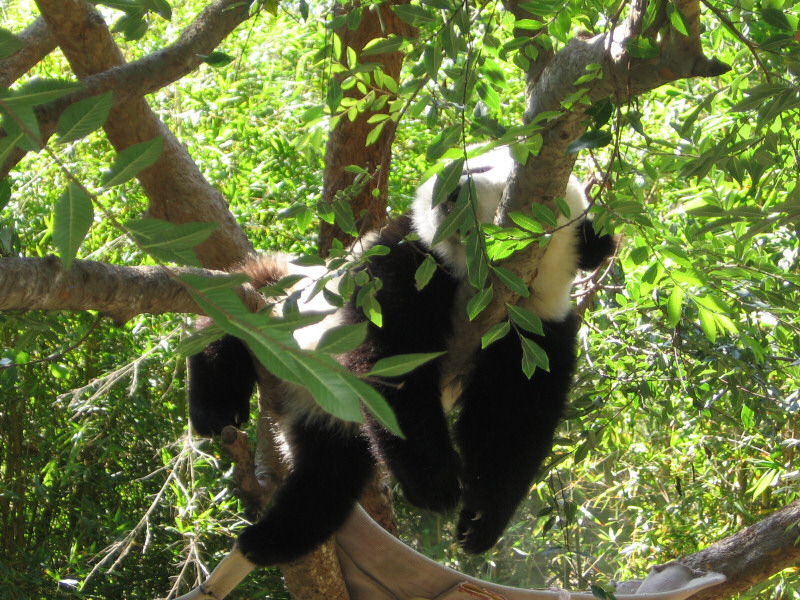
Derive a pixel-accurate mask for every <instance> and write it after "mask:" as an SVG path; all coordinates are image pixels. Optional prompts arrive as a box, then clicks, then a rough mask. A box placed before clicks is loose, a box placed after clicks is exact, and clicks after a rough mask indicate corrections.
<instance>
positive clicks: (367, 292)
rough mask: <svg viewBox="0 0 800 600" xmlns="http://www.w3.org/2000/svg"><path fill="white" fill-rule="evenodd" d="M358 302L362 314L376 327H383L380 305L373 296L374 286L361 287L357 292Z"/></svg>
mask: <svg viewBox="0 0 800 600" xmlns="http://www.w3.org/2000/svg"><path fill="white" fill-rule="evenodd" d="M358 302H359V305H360V306H361V309H362V310H363V311H364V314H365V315H366V316H367V319H369V320H370V321H371V322H372V323H373V324H374V325H375V326H376V327H383V313H382V312H381V305H380V303H379V302H378V300H377V299H376V298H375V288H374V286H369V287H365V288H362V289H361V291H360V292H359V293H358Z"/></svg>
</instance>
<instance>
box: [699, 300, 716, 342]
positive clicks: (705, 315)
mask: <svg viewBox="0 0 800 600" xmlns="http://www.w3.org/2000/svg"><path fill="white" fill-rule="evenodd" d="M697 312H698V315H699V317H700V329H702V330H703V333H704V334H705V336H706V339H708V341H709V342H711V343H712V344H713V343H714V342H715V341H716V340H717V325H716V323H715V321H714V313H712V312H711V311H709V310H707V309H705V308H703V307H702V306H699V305H698V306H697Z"/></svg>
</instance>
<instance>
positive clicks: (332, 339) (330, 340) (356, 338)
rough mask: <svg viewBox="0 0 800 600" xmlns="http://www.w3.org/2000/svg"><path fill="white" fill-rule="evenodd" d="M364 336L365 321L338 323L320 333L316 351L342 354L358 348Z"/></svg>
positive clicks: (365, 329)
mask: <svg viewBox="0 0 800 600" xmlns="http://www.w3.org/2000/svg"><path fill="white" fill-rule="evenodd" d="M366 337H367V322H366V321H363V322H361V323H356V324H355V325H340V326H338V327H334V328H332V329H328V330H327V331H326V332H325V333H323V334H322V337H321V338H320V340H319V342H318V343H317V347H316V350H317V351H318V352H327V353H328V354H344V353H345V352H350V351H351V350H354V349H356V348H358V346H359V345H360V344H361V342H363V341H364V338H366Z"/></svg>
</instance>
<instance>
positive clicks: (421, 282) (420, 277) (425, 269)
mask: <svg viewBox="0 0 800 600" xmlns="http://www.w3.org/2000/svg"><path fill="white" fill-rule="evenodd" d="M434 273H436V261H435V260H434V259H433V256H431V255H430V254H426V255H425V260H423V261H422V264H421V265H420V266H419V267H418V268H417V270H416V272H415V273H414V280H415V282H416V287H417V290H421V289H423V288H424V287H425V286H426V285H428V282H429V281H430V280H431V277H433V274H434Z"/></svg>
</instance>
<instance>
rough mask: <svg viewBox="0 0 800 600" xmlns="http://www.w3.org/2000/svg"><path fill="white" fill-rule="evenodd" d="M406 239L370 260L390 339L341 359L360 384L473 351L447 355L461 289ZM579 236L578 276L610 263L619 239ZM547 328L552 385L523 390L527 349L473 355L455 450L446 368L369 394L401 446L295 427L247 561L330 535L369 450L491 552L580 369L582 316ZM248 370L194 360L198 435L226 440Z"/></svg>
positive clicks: (587, 228)
mask: <svg viewBox="0 0 800 600" xmlns="http://www.w3.org/2000/svg"><path fill="white" fill-rule="evenodd" d="M410 232H411V223H410V220H409V219H408V218H407V217H401V218H399V219H396V220H395V221H394V222H393V223H391V224H390V225H389V226H387V227H386V228H384V229H383V230H382V231H381V232H380V234H379V238H378V240H377V242H376V243H377V244H381V245H385V246H387V247H388V248H389V252H388V254H385V255H383V256H374V257H372V258H370V260H369V262H368V264H367V266H366V267H365V268H366V269H367V270H368V272H369V273H370V274H371V275H372V276H373V277H378V278H380V279H381V281H382V283H383V286H382V288H381V289H380V291H379V292H378V300H379V302H380V304H381V311H382V314H383V326H382V327H380V328H379V327H376V326H374V325H373V324H371V323H370V325H369V327H368V334H367V339H366V341H365V342H364V343H363V344H362V345H361V346H360V347H359V348H358V349H356V350H355V351H353V352H351V353H349V354H348V355H346V356H344V357H342V359H341V360H342V363H343V364H344V365H345V366H346V367H348V368H349V369H351V370H352V371H353V372H355V373H365V372H367V371H368V370H369V369H370V368H371V367H372V365H374V364H375V362H376V361H377V360H379V359H381V358H384V357H387V356H393V355H396V354H403V353H417V352H438V351H445V350H448V349H450V350H451V351H454V350H455V351H464V349H462V348H456V349H453V348H448V344H449V343H452V341H451V340H450V337H451V334H452V333H453V331H452V325H453V311H454V299H455V294H456V290H457V288H458V285H459V281H458V280H457V279H456V278H454V277H453V276H452V275H451V274H450V272H449V270H448V268H447V266H446V265H442V264H441V261H440V260H439V259H438V258H437V257H436V255H435V254H433V253H432V252H431V250H430V249H429V248H427V247H426V246H425V245H424V244H423V243H422V242H419V241H408V240H406V239H405V237H406V235H407V234H408V233H410ZM575 232H576V233H575V235H576V236H577V238H578V239H577V240H576V244H577V248H578V254H579V262H580V266H581V267H583V268H595V267H596V266H598V265H599V264H600V263H601V262H602V261H603V260H604V259H605V258H607V257H608V256H609V255H610V254H611V253H612V252H613V249H614V242H613V240H612V239H611V238H610V236H598V235H597V234H596V233H595V232H594V229H593V228H592V226H591V223H590V222H588V221H586V222H585V223H582V224H580V226H579V227H576V228H575ZM428 255H431V256H433V257H434V259H435V260H437V263H439V267H440V268H437V270H436V272H435V274H434V276H433V278H432V279H431V281H430V282H429V283H428V285H427V286H425V287H424V288H423V289H422V290H417V289H416V286H415V278H414V275H415V272H416V270H417V268H418V267H419V266H420V265H421V264H422V261H423V260H424V259H425V257H426V256H428ZM354 296H355V295H354ZM343 311H344V318H343V321H344V322H346V323H356V322H362V321H364V320H366V317H365V315H364V313H363V311H362V310H361V309H360V308H358V307H357V306H356V305H355V302H354V301H351V302H350V303H349V304H348V305H346V307H345V308H344V309H343ZM543 325H544V332H545V335H544V336H532V337H531V339H533V340H534V341H535V342H536V343H538V344H539V345H540V346H541V347H542V348H543V349H544V350H545V351H546V352H547V355H548V357H549V362H550V370H549V372H547V371H543V370H541V369H537V370H536V372H535V373H534V374H533V376H532V377H531V378H530V379H528V378H527V377H525V375H524V374H523V372H522V370H521V366H520V365H521V359H522V350H521V346H520V340H519V339H518V337H517V336H516V335H513V334H509V335H507V336H506V337H504V338H503V339H501V340H499V341H497V342H495V343H493V344H491V345H490V346H489V347H488V348H486V349H484V350H481V351H477V354H476V356H475V357H474V367H473V369H472V370H471V372H470V377H469V379H468V380H467V381H466V384H465V389H464V390H463V392H462V394H461V397H460V400H459V403H458V404H459V406H460V411H461V412H460V414H459V416H458V418H457V421H456V424H455V429H454V437H455V441H456V443H457V446H458V451H456V449H455V447H454V445H453V441H452V440H451V436H450V432H449V429H448V422H447V419H446V417H445V414H444V410H443V408H442V405H441V401H440V381H441V379H442V367H443V365H444V364H445V363H444V360H443V359H441V358H440V359H438V360H434V361H432V362H429V363H427V364H425V365H423V366H422V367H420V368H418V369H416V370H415V371H413V372H412V373H410V374H407V375H404V376H402V377H397V378H392V379H384V380H381V381H377V382H373V384H374V385H375V387H376V388H377V389H378V390H379V391H380V392H381V394H382V395H383V396H384V397H385V398H386V399H387V401H388V402H389V404H390V405H391V407H392V408H393V409H394V411H395V414H396V416H397V420H398V422H399V423H400V427H401V429H402V431H403V433H404V435H405V439H400V438H398V437H396V436H394V435H392V434H391V433H389V432H388V431H386V430H385V429H383V428H382V427H381V426H380V425H378V424H377V423H376V422H375V421H374V420H373V419H371V418H370V417H367V424H366V427H365V430H366V431H362V430H359V429H358V428H357V427H355V426H353V425H346V424H340V423H338V424H337V423H332V422H331V419H330V418H324V417H319V416H313V417H310V418H305V417H303V416H302V415H301V416H300V417H298V415H296V414H292V415H290V416H289V418H290V420H291V421H292V422H290V423H289V424H288V441H289V443H290V446H291V449H292V456H293V468H292V471H291V473H290V474H289V476H288V477H287V479H286V480H285V481H284V482H283V484H282V486H281V488H280V489H279V491H278V492H277V494H276V496H275V498H274V500H273V503H272V505H271V507H270V508H269V509H268V510H267V512H266V514H265V515H264V517H263V518H262V519H261V520H260V521H258V522H257V523H256V524H254V525H251V526H249V527H247V528H246V529H245V530H244V532H243V533H242V534H241V535H240V537H239V540H238V546H239V548H240V549H241V550H242V552H243V553H244V554H245V556H246V557H247V558H248V559H249V560H251V561H253V562H254V563H256V564H259V565H268V564H275V563H281V562H286V561H289V560H293V559H295V558H298V557H300V556H302V555H303V554H306V553H307V552H309V551H311V550H313V549H314V547H316V546H317V545H318V544H320V543H321V542H323V541H324V540H325V539H327V538H328V537H329V536H331V535H332V534H333V533H335V532H336V530H337V529H338V528H339V527H340V526H341V525H342V524H343V523H344V521H345V519H346V518H347V516H348V514H349V512H350V511H351V509H352V507H353V505H354V504H355V503H356V502H357V501H358V499H359V497H360V495H361V493H362V491H363V489H364V486H365V485H366V482H367V481H368V480H369V477H370V475H371V473H372V465H373V458H372V455H371V453H370V441H371V443H372V445H373V446H374V447H375V448H376V449H377V451H378V452H379V453H380V455H381V456H382V457H383V458H384V459H385V461H386V463H387V465H388V466H389V468H390V470H391V471H392V473H393V474H394V476H395V477H396V478H397V480H398V481H399V482H400V485H401V487H402V489H403V491H404V493H405V495H406V497H407V498H408V500H409V501H410V502H412V503H413V504H415V505H417V506H420V507H423V508H428V509H433V510H437V511H447V510H450V509H452V508H453V507H455V506H456V505H457V504H458V502H459V500H460V502H461V505H462V510H461V514H460V516H459V518H458V525H457V527H458V535H459V540H460V542H461V544H462V545H463V547H464V549H465V550H467V551H469V552H482V551H484V550H486V549H488V548H490V547H491V546H492V545H493V544H494V543H495V542H496V541H497V538H498V537H499V536H500V535H501V534H502V531H503V529H504V528H505V526H506V524H507V523H508V521H509V519H510V518H511V516H512V514H513V512H514V510H515V509H516V507H517V505H518V503H519V502H520V500H521V499H522V498H523V497H524V496H525V495H526V493H527V491H528V488H529V486H530V485H531V482H532V480H533V478H534V476H535V475H536V472H537V471H538V469H539V468H540V467H541V464H542V462H543V461H544V459H545V458H546V456H547V454H548V453H549V451H550V447H551V445H552V440H553V434H554V431H555V428H556V426H557V424H558V422H559V421H560V419H561V416H562V414H563V411H564V406H565V403H566V399H567V394H568V391H569V387H570V384H571V381H572V373H573V371H574V369H575V339H576V334H577V330H578V319H577V317H576V316H575V315H574V314H573V313H572V312H570V313H569V314H568V315H567V317H566V318H564V319H563V320H556V321H553V320H551V321H544V323H543ZM466 351H469V350H466ZM250 360H251V359H250V356H249V354H248V353H247V351H246V349H245V348H244V346H243V345H242V343H241V342H239V341H238V340H236V339H235V338H233V337H231V336H225V337H223V338H222V339H221V340H220V341H219V342H216V343H215V344H212V345H211V346H209V348H206V350H205V351H204V352H202V353H200V354H198V355H195V356H192V357H190V358H189V369H190V398H189V400H190V416H191V419H192V422H193V424H194V426H195V429H196V430H197V431H198V432H200V433H204V434H207V433H217V432H218V431H220V430H221V429H222V427H224V426H225V425H228V424H234V425H238V424H240V423H241V422H242V420H243V416H242V415H243V414H244V415H246V410H244V409H245V407H246V406H247V403H248V401H249V397H250V395H251V393H252V386H253V381H254V379H255V373H254V371H253V367H252V364H251V362H250ZM286 389H287V390H290V391H289V392H287V393H286V396H287V398H286V399H284V400H283V403H284V404H289V405H291V400H292V398H291V394H292V393H294V392H292V391H291V390H293V389H296V388H292V387H291V386H289V385H287V386H286ZM284 426H285V427H286V424H284ZM365 433H366V434H368V436H369V439H368V438H367V436H366V435H365Z"/></svg>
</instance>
